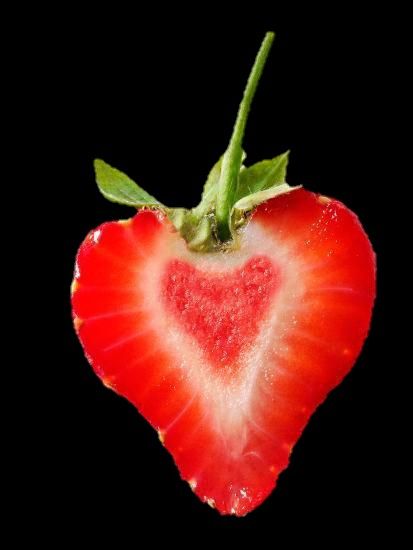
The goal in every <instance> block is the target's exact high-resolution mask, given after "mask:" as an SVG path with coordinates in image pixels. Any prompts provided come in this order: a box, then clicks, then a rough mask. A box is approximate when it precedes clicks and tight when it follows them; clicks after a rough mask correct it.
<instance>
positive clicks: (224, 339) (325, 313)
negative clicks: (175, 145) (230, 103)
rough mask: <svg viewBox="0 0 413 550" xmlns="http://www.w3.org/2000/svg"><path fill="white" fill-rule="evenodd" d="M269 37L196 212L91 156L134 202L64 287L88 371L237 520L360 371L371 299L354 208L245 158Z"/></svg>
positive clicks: (109, 188)
mask: <svg viewBox="0 0 413 550" xmlns="http://www.w3.org/2000/svg"><path fill="white" fill-rule="evenodd" d="M272 40H273V34H272V33H268V34H267V35H266V37H265V39H264V42H263V45H262V47H261V49H260V51H259V53H258V56H257V59H256V62H255V64H254V67H253V70H252V73H251V76H250V79H249V81H248V84H247V88H246V91H245V93H244V98H243V101H242V102H241V106H240V110H239V113H238V118H237V121H236V124H235V127H234V132H233V135H232V137H231V141H230V143H229V146H228V149H227V150H226V152H225V153H224V155H223V157H222V158H221V159H220V160H219V161H218V162H217V163H216V165H215V166H214V167H213V169H212V170H211V172H210V174H209V176H208V179H207V182H206V184H205V188H204V193H203V196H202V200H201V203H200V204H199V205H198V206H197V207H196V208H193V209H191V210H186V209H182V208H174V209H172V208H167V207H165V206H164V205H162V204H160V203H159V202H158V201H157V200H156V199H155V198H154V197H152V196H151V195H149V194H148V193H146V192H145V191H144V190H143V189H141V188H140V187H139V186H137V185H136V184H135V183H134V182H133V181H132V180H130V179H129V178H128V177H127V176H126V175H125V174H123V173H122V172H120V171H118V170H116V169H114V168H111V167H110V166H109V165H107V164H106V163H104V162H103V161H100V160H98V161H95V169H96V175H97V182H98V185H99V188H100V190H101V191H102V193H103V194H104V196H105V197H107V198H108V199H110V200H112V201H116V202H120V203H122V204H127V205H130V206H134V207H136V208H138V213H137V214H136V215H135V216H134V217H133V218H131V219H128V220H121V221H117V222H110V223H105V224H103V225H101V226H100V227H98V228H97V229H95V230H94V231H92V232H91V233H90V234H89V235H88V236H87V237H86V240H85V241H84V242H83V244H82V245H81V247H80V249H79V252H78V256H77V261H76V268H75V278H74V282H73V285H72V305H73V316H74V326H75V329H76V331H77V334H78V336H79V338H80V341H81V343H82V345H83V348H84V350H85V355H86V357H87V359H88V360H89V362H90V363H91V365H92V367H93V369H94V371H95V372H96V374H97V375H98V376H99V377H100V378H101V380H102V381H103V383H104V384H105V385H106V386H108V387H109V388H112V389H113V390H115V391H116V392H117V393H119V394H120V395H123V396H124V397H126V398H127V399H129V400H130V401H131V402H132V403H133V404H134V405H135V406H136V407H137V408H138V410H139V411H140V412H141V414H143V415H144V416H145V418H146V419H147V420H148V421H149V422H150V423H151V425H152V426H153V427H154V428H155V429H156V430H157V431H158V434H159V438H160V440H161V442H162V443H163V444H164V445H165V447H166V448H167V449H168V450H169V451H170V453H171V454H172V455H173V457H174V459H175V462H176V464H177V466H178V468H179V471H180V474H181V476H182V478H183V479H185V480H187V481H188V483H189V484H190V486H191V488H192V489H193V491H194V492H195V493H196V494H197V495H198V496H199V498H200V499H201V500H202V501H205V502H207V503H208V504H210V505H211V506H214V507H216V509H217V510H218V511H219V512H220V513H222V514H235V515H237V516H242V515H245V514H247V513H248V512H250V511H251V510H253V509H254V508H256V507H257V506H258V505H259V504H260V503H261V502H262V501H263V500H264V499H265V498H266V496H267V495H268V494H269V493H270V492H271V491H272V489H273V488H274V486H275V483H276V480H277V478H278V475H279V473H280V472H281V471H282V470H283V469H284V468H286V466H287V464H288V461H289V456H290V454H291V450H292V448H293V446H294V444H295V442H296V441H297V439H298V437H299V436H300V434H301V432H302V431H303V429H304V427H305V425H306V424H307V422H308V420H309V418H310V416H311V414H312V413H313V412H314V410H315V408H316V407H317V406H318V405H319V404H320V403H321V402H322V401H323V400H324V399H325V398H326V395H327V394H328V392H329V391H331V389H332V388H334V387H335V386H336V385H337V384H339V383H340V381H341V380H342V379H343V377H344V376H345V375H346V374H347V373H348V371H349V370H350V369H351V367H352V366H353V364H354V362H355V360H356V358H357V356H358V354H359V352H360V349H361V347H362V344H363V342H364V340H365V338H366V335H367V332H368V328H369V323H370V317H371V311H372V306H373V301H374V296H375V257H374V253H373V250H372V247H371V245H370V243H369V240H368V238H367V236H366V234H365V233H364V231H363V228H362V226H361V225H360V222H359V221H358V219H357V217H356V216H355V215H354V214H353V213H352V212H350V210H348V209H347V208H346V207H345V206H344V205H343V204H341V203H340V202H338V201H336V200H334V199H330V198H327V197H324V196H320V195H316V194H314V193H311V192H309V191H306V190H304V189H303V188H301V187H298V188H297V187H295V188H294V187H290V186H289V185H288V184H286V183H285V175H286V167H287V162H288V154H284V155H280V156H278V157H275V158H274V159H272V160H268V161H262V162H259V163H257V164H255V165H252V166H250V167H248V168H246V167H244V166H243V164H242V163H243V160H244V153H243V151H242V137H243V133H244V129H245V122H246V115H247V113H248V110H249V106H250V104H251V101H252V97H253V95H254V91H255V88H256V85H257V82H258V80H259V77H260V75H261V72H262V69H263V66H264V62H265V60H266V57H267V55H268V52H269V49H270V46H271V43H272Z"/></svg>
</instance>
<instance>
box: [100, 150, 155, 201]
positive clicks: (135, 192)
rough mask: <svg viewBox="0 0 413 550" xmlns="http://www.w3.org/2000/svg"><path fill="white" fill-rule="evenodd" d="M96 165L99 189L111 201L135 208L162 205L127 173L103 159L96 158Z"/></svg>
mask: <svg viewBox="0 0 413 550" xmlns="http://www.w3.org/2000/svg"><path fill="white" fill-rule="evenodd" d="M94 167H95V173H96V183H97V184H98V187H99V191H100V192H101V193H102V195H103V196H104V197H105V198H106V199H108V200H109V201H112V202H117V203H119V204H126V205H127V206H133V207H135V208H141V207H143V206H146V207H157V206H158V207H159V206H162V204H161V203H160V202H159V201H157V200H156V199H155V198H154V197H152V196H151V195H149V193H147V192H146V191H144V190H143V189H142V188H141V187H139V185H138V184H137V183H135V182H134V181H133V180H131V179H130V178H129V177H128V176H127V175H126V174H124V173H123V172H121V171H120V170H117V169H116V168H112V166H109V164H107V163H106V162H104V161H103V160H100V159H96V160H95V162H94Z"/></svg>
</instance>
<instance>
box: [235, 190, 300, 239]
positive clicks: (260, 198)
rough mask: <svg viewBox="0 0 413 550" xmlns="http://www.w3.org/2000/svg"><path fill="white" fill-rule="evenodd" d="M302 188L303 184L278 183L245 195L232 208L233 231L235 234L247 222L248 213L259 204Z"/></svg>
mask: <svg viewBox="0 0 413 550" xmlns="http://www.w3.org/2000/svg"><path fill="white" fill-rule="evenodd" d="M300 188H301V185H298V186H296V187H291V186H290V185H288V183H276V184H275V185H273V186H272V187H270V188H269V189H263V190H262V191H257V192H256V193H252V194H251V195H247V196H245V197H243V198H242V199H240V200H239V201H237V202H236V203H235V204H234V206H233V208H232V210H231V232H232V233H233V234H234V231H235V230H236V229H238V228H239V227H240V226H241V225H243V224H244V223H245V221H246V215H247V214H248V213H249V212H250V211H251V210H253V209H254V208H255V207H257V206H258V205H259V204H262V203H263V202H266V201H268V200H270V199H273V198H274V197H276V196H278V195H283V194H284V193H290V192H291V191H295V190H296V189H300Z"/></svg>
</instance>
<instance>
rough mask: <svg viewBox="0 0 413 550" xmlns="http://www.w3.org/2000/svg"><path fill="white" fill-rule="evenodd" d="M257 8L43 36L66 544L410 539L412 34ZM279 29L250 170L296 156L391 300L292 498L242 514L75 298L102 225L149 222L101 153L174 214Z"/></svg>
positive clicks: (77, 23)
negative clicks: (74, 308) (406, 523)
mask: <svg viewBox="0 0 413 550" xmlns="http://www.w3.org/2000/svg"><path fill="white" fill-rule="evenodd" d="M191 10H193V11H191ZM256 11H257V12H256V13H255V12H254V10H251V11H250V12H249V13H245V14H243V15H239V16H238V18H235V19H234V20H232V21H231V20H225V21H224V20H223V19H222V17H221V14H220V13H219V12H215V13H211V9H209V10H206V9H205V10H204V9H202V8H201V7H198V8H196V9H195V8H191V9H189V8H188V9H187V10H182V11H178V10H176V9H174V10H171V11H170V13H169V12H168V13H166V12H165V10H164V9H163V8H162V9H161V8H160V9H159V13H158V14H157V15H156V16H154V15H152V16H151V17H149V16H146V15H142V14H139V13H134V14H133V13H132V12H131V13H128V12H126V11H124V12H122V10H121V9H120V8H119V9H118V10H116V11H114V10H108V11H106V12H104V13H102V12H99V14H95V15H94V16H93V17H91V16H87V15H86V14H83V13H76V14H74V13H70V12H69V11H68V12H67V13H63V11H62V13H55V14H53V17H54V23H53V25H51V26H50V27H48V29H47V32H45V33H43V32H40V31H39V32H38V33H37V35H36V37H35V38H34V42H35V43H36V53H34V54H33V63H32V64H30V67H31V69H32V71H33V72H32V74H28V75H27V79H28V81H29V80H30V82H31V86H32V94H31V96H30V101H29V110H30V109H31V111H32V114H33V113H34V118H35V121H36V125H37V127H38V128H42V129H43V131H45V133H46V134H47V135H48V140H47V144H45V145H42V146H41V152H40V153H39V155H38V156H37V159H38V160H37V163H38V166H41V167H42V169H43V170H44V167H47V171H46V170H44V173H45V174H46V172H47V176H45V180H44V181H45V182H46V181H47V185H48V187H47V190H48V192H49V193H50V194H52V195H54V196H55V203H56V207H55V208H53V209H52V211H50V210H49V214H48V215H49V216H50V223H51V224H52V223H53V224H54V225H53V231H50V226H49V224H48V223H46V224H45V223H44V217H43V220H42V221H43V225H44V231H45V233H46V238H45V242H46V243H47V246H46V247H45V252H46V256H51V257H52V259H53V263H54V260H55V259H57V258H58V259H59V262H58V264H57V263H56V264H55V265H58V266H59V271H57V272H54V273H53V277H52V278H51V280H49V281H48V283H47V293H48V295H49V296H52V298H51V299H50V302H52V306H51V308H52V309H53V315H54V316H55V317H53V319H57V321H56V322H54V321H53V323H49V326H48V334H52V335H53V336H51V337H49V338H48V341H47V342H46V346H45V348H44V350H43V351H42V357H43V358H44V360H43V363H44V370H43V371H42V373H43V372H44V373H46V375H45V376H41V379H42V386H43V388H42V390H43V393H44V395H45V398H44V399H43V398H42V399H40V398H39V404H40V408H41V409H42V412H44V417H43V422H42V428H43V429H44V433H45V434H46V437H45V438H44V440H43V439H41V440H40V442H39V439H37V437H38V434H37V432H36V434H34V435H33V439H34V440H35V441H36V443H33V444H32V446H31V447H30V452H31V453H32V454H33V457H35V458H37V462H38V463H39V464H41V466H42V468H41V472H42V473H41V474H37V475H38V478H39V479H38V481H40V487H41V489H38V491H40V493H42V491H44V492H45V494H47V498H46V505H44V504H43V505H39V503H37V505H36V506H35V507H36V508H37V511H40V512H41V513H40V516H39V517H40V519H39V521H38V523H37V528H40V529H41V530H42V529H44V530H45V531H47V529H48V528H49V527H48V526H50V525H53V528H54V529H55V530H56V533H57V536H58V537H63V538H64V537H68V536H69V535H72V536H75V537H77V536H79V537H80V534H82V536H84V535H85V533H88V534H90V535H92V536H97V535H98V534H102V533H103V535H104V536H108V537H109V536H110V535H114V536H120V535H125V534H126V535H127V536H129V537H131V538H130V540H131V542H132V543H136V542H137V541H139V538H140V536H141V535H142V533H143V532H145V533H149V534H152V535H154V536H155V535H157V534H159V533H162V532H165V533H166V534H168V533H170V532H171V531H172V530H173V531H178V532H179V533H180V534H181V535H182V536H184V535H185V536H186V537H188V534H189V532H190V531H191V530H194V529H195V530H197V534H198V535H200V534H202V533H208V532H220V533H226V534H228V535H230V536H232V537H235V536H236V535H237V534H239V533H240V532H241V533H246V532H252V533H256V534H271V536H272V538H273V541H274V543H277V537H278V539H279V540H281V539H283V538H284V537H285V536H288V538H289V540H290V541H291V542H294V541H296V540H297V539H298V538H299V537H305V538H306V540H307V541H308V542H310V541H311V542H313V543H322V542H326V543H328V544H331V546H335V544H336V543H337V541H341V540H342V539H343V537H346V536H347V537H350V538H351V539H352V538H355V537H356V536H357V537H360V536H363V537H364V538H365V539H366V540H369V539H372V538H374V539H376V537H377V540H379V539H381V537H382V536H385V535H386V534H388V533H390V532H391V531H393V530H394V528H395V527H394V526H395V523H394V517H393V512H394V510H395V509H397V499H396V496H395V485H396V482H395V480H394V479H392V474H391V473H390V474H389V472H392V466H391V464H393V468H394V463H393V462H391V461H392V460H394V457H393V449H392V443H390V442H391V441H392V440H393V439H394V434H393V432H392V428H391V426H390V421H388V418H389V408H392V407H393V405H391V404H390V403H391V402H390V396H389V393H391V387H392V385H393V384H394V382H392V379H391V377H390V378H389V371H388V364H389V363H391V362H392V361H394V350H391V349H390V346H389V345H388V344H387V342H388V335H389V333H390V332H391V328H390V307H391V303H390V298H389V297H388V294H387V292H388V289H389V288H390V285H391V280H390V278H391V275H392V271H393V270H392V268H391V256H390V253H391V250H392V246H393V242H392V240H391V237H390V235H389V232H388V230H387V228H388V225H389V224H390V222H389V216H388V209H387V207H388V199H386V196H385V194H384V193H382V192H381V191H380V189H381V188H382V186H383V185H385V183H384V182H386V181H387V180H388V178H389V176H390V172H391V169H392V166H393V158H394V157H393V155H394V152H395V150H396V148H397V144H396V143H395V137H394V133H393V131H392V123H393V119H394V117H397V114H396V112H397V101H396V100H395V97H396V96H397V86H398V82H397V79H398V67H397V65H396V64H395V63H394V56H395V52H396V50H397V44H396V43H395V42H394V41H395V36H396V35H397V34H398V33H397V26H396V28H394V25H397V23H394V22H393V21H391V20H390V19H388V18H387V14H386V13H377V11H376V12H369V13H365V14H362V13H361V12H360V11H357V10H353V9H350V8H349V7H347V8H345V7H344V5H343V7H342V8H339V7H337V6H336V7H335V8H334V10H330V11H329V10H324V11H320V13H316V12H314V11H313V10H310V9H307V10H303V8H298V7H297V10H296V11H294V10H291V12H290V13H288V14H287V13H285V10H282V9H281V8H280V9H278V7H277V5H276V4H274V5H273V6H272V11H271V12H268V9H267V10H266V11H265V12H259V10H258V9H257V10H256ZM260 13H261V14H262V15H259V14H260ZM383 25H385V27H383ZM383 28H385V32H384V31H383ZM267 30H275V31H276V32H277V38H276V41H275V44H274V47H273V50H272V54H271V56H270V59H269V61H268V63H267V66H266V69H265V72H264V76H263V78H262V80H261V84H260V87H259V89H258V92H257V94H256V98H255V101H254V105H253V108H252V111H251V115H250V120H249V123H248V126H247V132H246V138H245V142H244V148H245V150H246V151H247V153H248V158H247V163H254V162H256V161H258V160H261V159H263V158H271V157H272V156H275V155H276V154H279V153H281V152H283V151H285V150H286V149H290V150H291V156H290V167H289V171H288V181H289V182H290V183H291V184H302V185H304V186H305V187H307V188H308V189H310V190H313V191H317V192H320V193H323V194H326V195H329V196H333V197H336V198H338V199H340V200H341V201H343V202H344V203H345V204H346V205H347V206H348V207H349V208H351V209H352V210H354V211H355V212H356V213H357V214H358V216H359V217H360V220H361V221H362V223H363V225H364V227H365V229H366V231H367V233H368V234H369V236H370V237H371V241H372V243H373V246H374V248H375V250H376V252H377V256H378V299H377V303H376V307H375V313H374V318H373V324H372V328H371V334H370V336H369V338H368V340H367V342H366V345H365V347H364V349H363V352H362V354H361V356H360V358H359V360H358V362H357V364H356V366H355V368H354V369H353V370H352V372H351V373H350V374H349V375H348V376H347V378H346V379H345V381H344V382H343V383H342V384H341V386H340V387H339V388H337V389H336V390H334V392H332V394H331V395H330V396H329V397H328V399H327V401H326V402H325V403H324V404H323V405H322V406H321V407H320V408H319V409H318V410H317V411H316V413H315V414H314V416H313V417H312V419H311V421H310V423H309V425H308V427H307V428H306V430H305V432H304V434H303V436H302V437H301V439H300V440H299V442H298V443H297V445H296V447H295V449H294V452H293V455H292V459H291V464H290V466H289V468H288V470H286V471H285V472H284V473H283V474H282V475H281V476H280V478H279V481H278V485H277V489H276V490H275V491H274V492H273V494H272V495H271V496H270V497H269V498H268V499H267V500H266V501H265V502H264V503H263V504H262V505H261V506H260V507H259V508H258V509H257V510H255V511H254V512H252V513H250V514H249V515H248V516H247V517H245V518H241V519H238V518H231V517H229V518H228V517H220V516H219V515H218V514H217V513H216V512H215V511H213V510H211V509H210V508H209V507H208V506H206V505H204V504H201V503H200V502H199V500H198V499H197V498H196V497H195V496H194V495H192V493H191V491H190V489H189V487H188V485H187V484H186V483H184V482H182V481H181V480H180V479H179V475H178V473H177V470H176V468H175V466H174V464H173V461H172V459H171V457H170V456H169V455H168V453H167V452H166V450H165V449H164V448H163V447H162V446H161V445H160V444H159V442H158V439H157V435H156V433H155V432H154V431H153V430H152V429H151V428H150V427H149V425H148V424H147V423H146V421H145V420H144V419H143V418H142V417H140V415H139V414H138V413H137V412H136V411H135V409H134V408H133V407H132V406H131V405H130V404H129V403H127V402H126V401H125V400H123V399H121V398H120V397H118V396H116V395H115V394H114V393H112V392H110V391H109V390H107V389H105V388H104V387H103V386H102V384H101V383H100V382H99V380H98V379H97V378H96V377H95V375H94V374H93V373H92V370H91V368H90V367H89V365H88V363H87V361H86V359H85V358H84V356H83V354H82V351H81V348H80V345H79V343H78V341H77V338H76V336H75V334H74V332H73V330H72V326H71V314H70V304H69V287H70V282H71V279H72V270H73V264H74V258H75V254H76V250H77V247H78V246H79V244H80V243H81V241H82V239H83V238H84V236H85V235H86V233H87V232H88V231H89V230H90V229H91V228H93V227H95V226H96V225H98V224H100V223H102V222H103V221H106V220H110V219H117V218H119V217H123V218H124V217H126V216H128V215H131V214H132V211H130V210H128V209H127V208H124V207H121V206H117V205H114V204H111V203H108V202H106V201H105V200H104V199H103V198H102V197H101V196H100V195H99V193H98V190H97V188H96V186H95V184H94V175H93V169H92V161H93V159H94V158H95V157H100V158H103V159H105V160H106V161H107V162H109V163H110V164H112V165H114V166H116V167H118V168H120V169H121V170H123V171H125V172H126V173H127V174H129V175H130V176H131V177H132V178H133V179H135V180H136V181H137V182H139V183H140V184H141V185H142V187H144V188H145V189H146V190H147V191H148V192H149V193H151V194H153V195H155V196H156V197H157V198H158V199H159V200H161V201H162V202H163V203H165V204H168V205H176V206H178V205H180V206H186V207H189V206H193V205H195V204H196V203H197V202H198V200H199V197H200V193H201V188H202V184H203V182H204V180H205V176H206V174H207V173H208V170H209V168H210V167H211V166H212V164H213V163H214V162H215V161H216V159H217V158H218V157H219V156H220V155H221V154H222V152H223V151H224V150H225V148H226V145H227V141H228V139H229V136H230V132H231V129H232V124H233V121H234V120H235V115H236V110H237V106H238V103H239V100H240V97H241V94H242V90H243V87H244V84H245V82H246V78H247V76H248V73H249V70H250V67H251V65H252V62H253V59H254V56H255V54H256V51H257V50H258V47H259V44H260V42H261V40H262V38H263V35H264V33H265V31H267ZM390 33H391V37H392V38H391V40H390V39H389V36H390ZM389 41H391V42H392V46H393V48H392V50H390V49H389ZM28 55H31V54H30V52H29V53H28ZM35 141H36V138H34V142H32V147H33V148H34V147H35V146H36V143H35ZM41 202H42V201H41V200H40V201H39V203H41ZM41 206H45V205H41ZM46 210H47V205H46ZM39 225H42V224H41V223H40V222H39ZM43 225H42V228H43ZM49 259H50V257H49ZM55 298H56V299H55ZM55 333H56V334H55ZM383 395H386V396H387V398H386V399H385V400H384V399H383ZM389 443H390V445H389ZM37 462H36V464H37ZM39 471H40V470H39ZM37 495H38V493H35V494H34V495H33V496H34V501H35V502H36V499H37ZM233 540H235V538H234V539H233Z"/></svg>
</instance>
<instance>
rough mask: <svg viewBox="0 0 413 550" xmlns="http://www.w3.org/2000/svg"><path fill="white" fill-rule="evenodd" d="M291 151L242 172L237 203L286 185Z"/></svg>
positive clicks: (236, 198)
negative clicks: (260, 192)
mask: <svg viewBox="0 0 413 550" xmlns="http://www.w3.org/2000/svg"><path fill="white" fill-rule="evenodd" d="M289 153H290V152H289V151H287V152H286V153H283V154H282V155H278V156H277V157H275V158H273V159H272V160H262V161H261V162H257V163H256V164H253V165H252V166H249V167H248V168H245V169H244V170H241V171H240V174H239V181H238V189H237V194H236V197H235V202H237V201H239V200H240V199H242V198H243V197H246V196H247V195H251V194H253V193H257V192H258V191H264V190H265V189H269V188H270V187H273V186H274V185H279V184H281V183H285V180H286V174H287V165H288V155H289Z"/></svg>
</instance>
